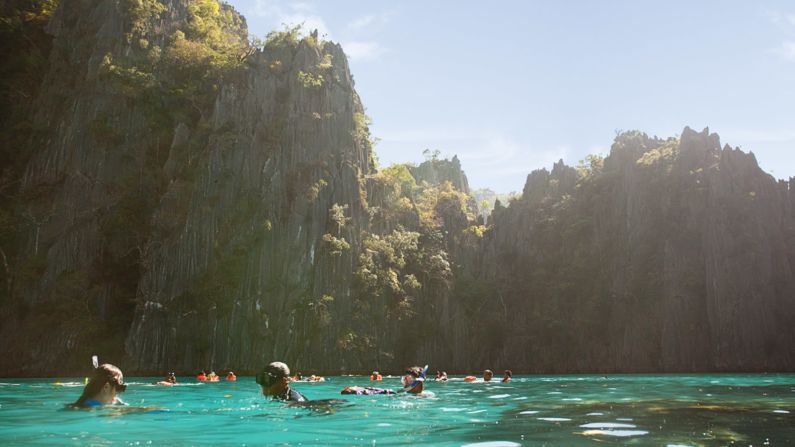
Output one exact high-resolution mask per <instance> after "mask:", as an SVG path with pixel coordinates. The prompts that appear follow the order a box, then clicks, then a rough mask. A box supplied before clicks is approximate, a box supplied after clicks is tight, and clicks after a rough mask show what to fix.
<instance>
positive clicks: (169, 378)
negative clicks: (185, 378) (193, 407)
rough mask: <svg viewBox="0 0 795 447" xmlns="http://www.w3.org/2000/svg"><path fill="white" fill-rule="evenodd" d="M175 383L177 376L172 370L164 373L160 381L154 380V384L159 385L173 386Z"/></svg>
mask: <svg viewBox="0 0 795 447" xmlns="http://www.w3.org/2000/svg"><path fill="white" fill-rule="evenodd" d="M175 383H177V376H176V375H175V374H174V373H173V372H170V373H168V374H166V378H165V379H163V380H161V381H160V382H155V383H154V384H155V385H160V386H173V385H174V384H175Z"/></svg>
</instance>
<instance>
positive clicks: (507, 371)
mask: <svg viewBox="0 0 795 447" xmlns="http://www.w3.org/2000/svg"><path fill="white" fill-rule="evenodd" d="M505 375H506V376H508V377H513V373H512V372H511V370H510V369H506V370H505Z"/></svg>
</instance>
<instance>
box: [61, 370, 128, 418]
mask: <svg viewBox="0 0 795 447" xmlns="http://www.w3.org/2000/svg"><path fill="white" fill-rule="evenodd" d="M106 383H109V384H111V385H112V386H113V387H115V388H116V391H118V392H124V390H126V389H127V385H125V383H124V375H123V374H122V373H121V370H120V369H119V368H118V367H116V366H114V365H111V364H110V363H104V364H102V365H99V366H98V367H97V368H95V369H94V374H93V375H92V376H91V379H89V381H88V384H86V387H85V388H83V394H81V395H80V398H79V399H77V402H75V403H74V405H75V406H78V407H82V406H84V405H85V403H86V401H87V400H89V399H92V398H94V396H96V395H97V394H99V392H100V391H102V387H104V386H105V384H106Z"/></svg>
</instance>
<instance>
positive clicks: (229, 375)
mask: <svg viewBox="0 0 795 447" xmlns="http://www.w3.org/2000/svg"><path fill="white" fill-rule="evenodd" d="M226 380H228V381H230V382H234V381H236V380H237V376H236V375H235V373H234V372H232V371H229V372H228V373H227V374H226Z"/></svg>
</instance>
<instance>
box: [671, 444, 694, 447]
mask: <svg viewBox="0 0 795 447" xmlns="http://www.w3.org/2000/svg"><path fill="white" fill-rule="evenodd" d="M665 447H693V446H692V445H688V444H666V445H665Z"/></svg>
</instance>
